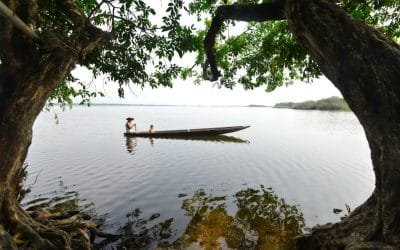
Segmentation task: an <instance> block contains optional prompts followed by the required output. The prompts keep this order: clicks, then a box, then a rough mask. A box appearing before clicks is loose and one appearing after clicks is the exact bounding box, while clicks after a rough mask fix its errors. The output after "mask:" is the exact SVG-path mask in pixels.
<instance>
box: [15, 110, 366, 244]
mask: <svg viewBox="0 0 400 250" xmlns="http://www.w3.org/2000/svg"><path fill="white" fill-rule="evenodd" d="M54 113H56V114H57V117H58V120H57V119H55V118H54V116H55V115H54ZM128 116H134V117H135V122H136V124H137V129H138V130H147V129H148V128H149V126H150V124H154V126H155V129H156V130H164V129H165V130H167V129H186V128H202V127H214V126H236V125H250V126H251V127H250V128H248V129H245V130H242V131H239V132H235V133H232V134H227V136H229V137H228V138H225V139H224V140H213V139H212V138H209V139H208V140H177V139H149V138H136V139H135V138H132V139H127V138H125V137H124V136H123V132H124V123H125V118H126V117H128ZM33 134H34V136H33V142H32V145H31V147H30V149H29V153H28V157H27V165H28V168H27V170H28V176H27V180H26V184H25V186H26V187H29V188H30V189H31V192H30V193H29V194H28V195H27V196H26V197H25V199H24V200H23V204H24V206H26V207H28V206H31V205H37V204H40V203H46V202H47V203H49V204H52V206H56V205H57V204H59V205H60V206H63V205H64V206H65V204H66V203H67V205H68V204H69V206H72V207H73V206H79V207H80V209H83V210H85V211H87V212H88V213H90V214H93V215H94V217H95V218H97V220H98V221H99V222H101V223H102V227H101V228H102V230H104V231H107V232H112V233H122V234H124V235H127V236H129V237H126V240H125V241H124V242H123V243H121V242H119V243H113V244H117V245H118V246H119V247H121V245H124V246H125V247H128V248H154V247H155V246H157V245H161V246H162V245H163V244H164V245H168V244H175V245H174V246H179V247H180V248H181V247H183V248H193V249H196V248H205V249H207V248H209V249H212V248H213V246H218V247H222V248H246V247H247V248H250V249H251V248H252V247H257V248H262V247H260V246H262V245H260V244H272V243H271V242H272V241H274V242H276V241H277V240H276V239H277V238H279V237H283V236H282V235H291V233H293V234H295V233H296V232H298V231H299V230H301V231H304V230H306V229H305V228H309V227H312V226H314V225H316V224H323V223H327V222H334V221H338V220H339V219H340V217H341V216H344V215H346V213H347V211H346V207H349V208H350V209H354V208H355V207H356V206H357V205H359V204H360V203H362V202H363V201H365V200H366V198H367V197H368V196H369V195H370V194H371V193H372V191H373V187H374V174H373V171H372V163H371V159H370V151H369V147H368V144H367V141H366V138H365V134H364V131H363V130H362V128H361V126H360V124H359V122H358V120H357V119H356V117H355V116H354V114H353V113H351V112H328V111H299V110H289V109H273V108H267V107H186V106H118V105H110V106H107V105H94V106H91V107H80V106H75V107H73V109H72V110H67V111H65V112H62V111H59V110H57V109H56V110H54V111H51V112H42V113H41V115H40V116H39V117H38V119H37V121H36V122H35V125H34V130H33ZM333 208H339V209H342V210H343V212H341V213H339V214H335V213H333ZM199 216H200V217H201V218H200V217H199ZM254 218H256V219H254ZM253 219H254V221H252V220H253ZM265 225H269V229H266V228H265V227H266V226H265ZM291 228H292V229H291ZM268 230H269V231H268ZM271 230H272V231H273V234H274V233H275V236H274V237H272V238H274V240H271V237H269V238H268V237H266V238H265V239H266V241H264V243H260V240H258V241H257V239H261V238H262V237H263V236H262V234H268V232H269V233H271ZM266 231H268V232H266ZM232 232H235V233H232ZM249 232H250V233H249ZM288 232H289V233H288ZM290 232H291V233H290ZM249 234H250V235H251V237H250V236H249ZM182 235H185V236H184V237H182ZM206 235H207V236H206ZM232 235H233V236H232ZM276 235H278V236H279V237H278V236H276ZM178 239H179V241H178ZM235 239H236V240H235ZM238 239H241V240H238ZM252 239H255V240H252ZM268 241H271V242H269V243H268ZM265 242H267V243H265ZM241 244H242V245H241ZM243 244H246V245H243ZM257 244H258V245H257ZM288 244H289V245H288V248H290V243H288ZM100 246H104V248H107V247H108V246H109V245H107V242H105V243H103V244H100ZM210 247H211V248H210ZM177 248H178V247H177Z"/></svg>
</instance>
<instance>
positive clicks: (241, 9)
mask: <svg viewBox="0 0 400 250" xmlns="http://www.w3.org/2000/svg"><path fill="white" fill-rule="evenodd" d="M284 9H285V0H278V1H275V2H272V3H263V4H233V5H221V6H219V7H218V8H217V10H216V12H215V16H214V17H213V19H212V22H211V26H210V29H209V30H208V32H207V35H206V37H205V38H204V48H205V51H206V55H207V62H206V63H205V65H204V66H205V67H206V69H205V70H204V71H207V67H208V65H209V66H210V68H211V74H212V75H211V78H210V79H208V80H211V81H216V80H218V78H219V77H220V76H221V73H220V72H219V70H218V67H217V62H216V59H215V49H214V45H215V39H216V37H217V35H218V33H219V32H220V30H221V27H222V24H223V22H224V21H225V20H227V19H230V20H237V21H245V22H252V21H253V22H264V21H270V20H284V19H286V16H285V13H284Z"/></svg>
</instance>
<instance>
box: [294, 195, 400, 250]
mask: <svg viewBox="0 0 400 250" xmlns="http://www.w3.org/2000/svg"><path fill="white" fill-rule="evenodd" d="M379 220H380V219H377V208H376V200H375V198H374V195H372V196H371V197H370V198H369V199H368V200H367V201H366V202H365V203H364V204H363V205H361V206H359V207H358V208H357V209H356V210H354V211H353V212H352V213H351V214H350V215H349V216H348V217H345V218H343V220H342V221H340V222H338V223H335V224H331V223H328V224H326V225H322V226H316V227H314V228H313V229H312V231H311V233H309V234H307V235H303V236H300V237H298V238H297V239H296V249H307V250H313V249H397V248H396V247H395V246H392V245H387V244H384V243H382V241H383V240H381V239H379V238H380V237H381V236H380V235H382V223H381V222H380V221H379ZM393 233H394V232H392V235H393ZM372 235H373V237H374V238H375V239H372V238H371V236H372ZM392 238H393V237H392ZM390 243H391V244H392V243H393V244H395V245H399V244H400V241H391V242H390Z"/></svg>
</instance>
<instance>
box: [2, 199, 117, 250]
mask: <svg viewBox="0 0 400 250" xmlns="http://www.w3.org/2000/svg"><path fill="white" fill-rule="evenodd" d="M14 204H15V203H11V204H8V205H9V206H7V211H8V216H7V217H5V218H7V221H6V222H2V223H0V249H17V248H18V249H93V242H94V239H95V237H96V236H97V237H101V238H107V239H108V240H110V241H115V240H117V239H119V238H120V236H119V235H113V234H107V233H103V232H102V231H100V230H99V229H98V228H97V225H96V224H95V223H94V222H93V221H91V220H90V219H91V218H90V216H88V215H86V214H84V213H80V212H76V211H75V212H69V213H67V214H61V213H51V212H50V211H48V210H46V209H43V208H38V209H36V210H33V211H24V210H23V209H22V208H21V207H20V206H19V204H16V205H14ZM2 224H3V226H4V228H6V229H7V231H6V230H4V228H3V226H2Z"/></svg>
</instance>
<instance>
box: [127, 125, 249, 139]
mask: <svg viewBox="0 0 400 250" xmlns="http://www.w3.org/2000/svg"><path fill="white" fill-rule="evenodd" d="M248 127H250V126H233V127H216V128H195V129H180V130H160V131H157V130H156V131H155V132H153V133H149V132H148V131H145V132H136V133H124V135H125V136H132V137H179V136H209V135H221V134H226V133H232V132H236V131H239V130H242V129H246V128H248Z"/></svg>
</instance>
